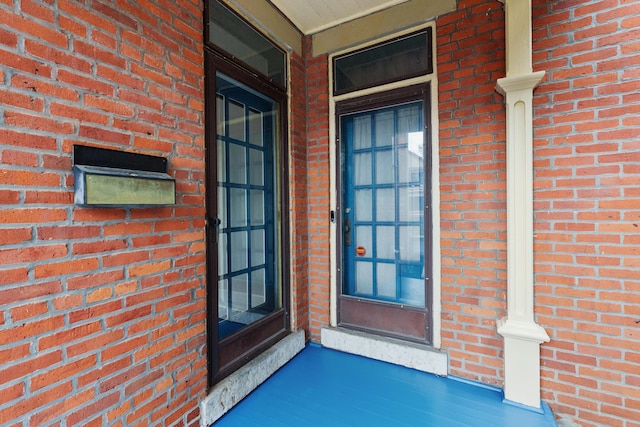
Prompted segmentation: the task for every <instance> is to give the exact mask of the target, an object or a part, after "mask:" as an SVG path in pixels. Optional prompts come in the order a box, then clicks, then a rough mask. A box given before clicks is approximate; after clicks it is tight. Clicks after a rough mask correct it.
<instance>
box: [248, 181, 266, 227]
mask: <svg viewBox="0 0 640 427" xmlns="http://www.w3.org/2000/svg"><path fill="white" fill-rule="evenodd" d="M251 225H253V226H256V225H264V191H262V190H251Z"/></svg>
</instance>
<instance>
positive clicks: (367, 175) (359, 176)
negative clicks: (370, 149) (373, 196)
mask: <svg viewBox="0 0 640 427" xmlns="http://www.w3.org/2000/svg"><path fill="white" fill-rule="evenodd" d="M371 169H372V168H371V153H362V154H356V155H355V156H354V171H353V176H354V177H355V179H354V181H355V182H354V184H355V185H370V184H371Z"/></svg>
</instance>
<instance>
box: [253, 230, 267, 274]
mask: <svg viewBox="0 0 640 427" xmlns="http://www.w3.org/2000/svg"><path fill="white" fill-rule="evenodd" d="M264 262H265V258H264V230H251V266H252V267H255V266H258V265H262V264H264Z"/></svg>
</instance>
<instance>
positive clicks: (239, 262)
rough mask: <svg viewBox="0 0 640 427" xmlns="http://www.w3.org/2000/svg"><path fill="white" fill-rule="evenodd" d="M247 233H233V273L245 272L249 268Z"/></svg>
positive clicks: (231, 254)
mask: <svg viewBox="0 0 640 427" xmlns="http://www.w3.org/2000/svg"><path fill="white" fill-rule="evenodd" d="M247 249H248V248H247V232H246V231H236V232H233V233H231V253H230V254H229V255H230V256H231V271H232V272H234V271H239V270H244V269H245V268H247V267H248V266H249V261H248V259H247V258H248V256H247Z"/></svg>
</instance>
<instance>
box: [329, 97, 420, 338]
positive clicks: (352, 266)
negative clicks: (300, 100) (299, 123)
mask: <svg viewBox="0 0 640 427" xmlns="http://www.w3.org/2000/svg"><path fill="white" fill-rule="evenodd" d="M424 116H425V114H424V101H423V100H419V101H414V102H407V103H403V104H400V105H395V106H391V107H383V108H379V109H374V110H368V111H364V112H355V113H350V114H343V115H340V116H339V124H340V135H341V138H340V141H341V147H340V149H341V157H342V158H341V165H342V173H341V178H340V179H341V201H342V203H341V209H342V228H343V231H342V245H341V249H342V270H343V274H342V294H341V299H340V312H339V317H340V323H341V324H342V325H344V326H350V327H355V328H359V329H366V330H371V331H374V332H379V333H382V334H385V335H393V336H400V337H407V338H409V339H413V340H419V341H427V340H428V334H427V333H426V330H427V316H426V313H427V293H426V289H427V288H426V279H427V275H426V273H427V271H428V269H427V268H426V263H425V247H427V245H425V241H426V240H425V239H429V236H425V233H426V232H428V230H429V229H428V228H426V227H425V165H426V164H427V162H426V159H425V157H424V156H425V149H424V146H425V141H426V139H425V134H424Z"/></svg>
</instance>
